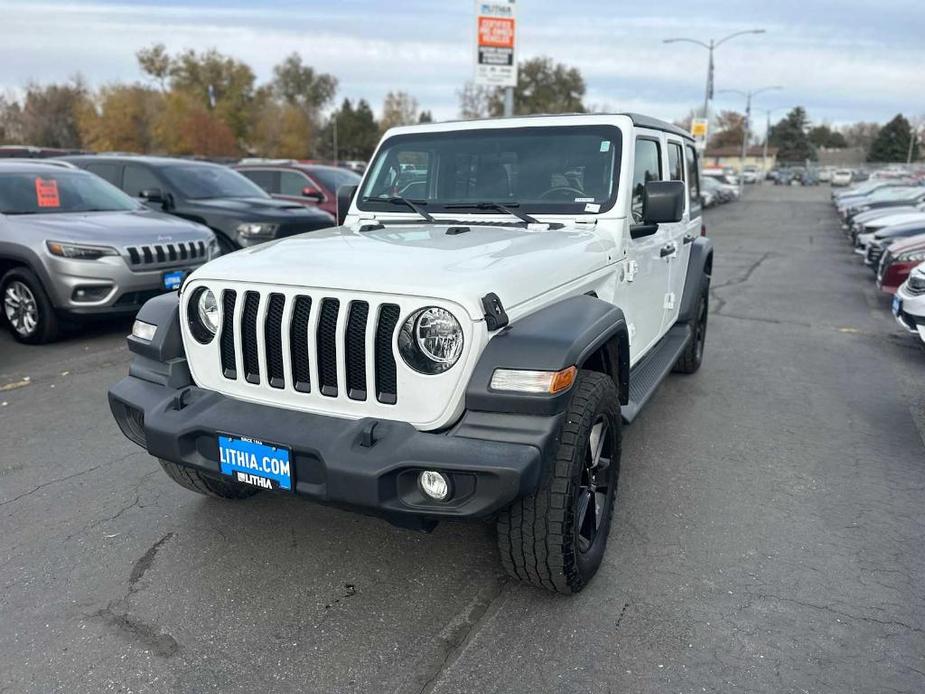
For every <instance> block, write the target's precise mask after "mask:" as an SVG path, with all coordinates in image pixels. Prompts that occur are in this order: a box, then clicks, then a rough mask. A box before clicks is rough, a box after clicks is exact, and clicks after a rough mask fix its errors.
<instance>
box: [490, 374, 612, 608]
mask: <svg viewBox="0 0 925 694" xmlns="http://www.w3.org/2000/svg"><path fill="white" fill-rule="evenodd" d="M620 425H621V419H620V401H619V398H618V396H617V388H616V386H615V385H614V382H613V379H611V378H610V377H609V376H607V375H606V374H602V373H597V372H594V371H580V372H579V374H578V380H577V382H576V383H575V386H574V391H573V393H572V397H571V400H570V402H569V406H568V410H567V412H566V415H565V417H564V418H563V420H562V428H561V430H560V433H559V446H558V449H557V450H556V452H555V456H554V458H553V460H552V461H551V465H550V466H549V467H548V468H547V469H545V470H544V471H543V475H542V478H541V479H540V484H539V486H538V488H537V490H536V491H535V492H534V493H533V494H531V495H530V496H527V497H524V498H521V499H518V500H517V501H515V502H514V503H513V504H511V505H510V506H509V507H508V508H507V509H505V510H504V511H502V512H501V514H500V515H499V517H498V522H497V529H498V548H499V550H500V552H501V563H502V564H503V565H504V568H505V569H506V570H507V572H508V573H509V574H510V575H511V576H513V577H514V578H517V579H519V580H521V581H525V582H527V583H531V584H533V585H534V586H537V587H539V588H545V589H547V590H550V591H553V592H556V593H564V594H567V595H568V594H573V593H577V592H579V591H580V590H582V589H583V588H584V587H585V586H586V585H587V584H588V582H589V581H590V580H591V578H592V577H593V576H594V574H595V573H597V570H598V568H599V567H600V565H601V561H602V560H603V558H604V550H605V549H606V547H607V536H608V534H609V532H610V521H611V519H612V517H613V507H614V499H615V497H616V491H617V481H618V479H619V475H620V443H621V431H620Z"/></svg>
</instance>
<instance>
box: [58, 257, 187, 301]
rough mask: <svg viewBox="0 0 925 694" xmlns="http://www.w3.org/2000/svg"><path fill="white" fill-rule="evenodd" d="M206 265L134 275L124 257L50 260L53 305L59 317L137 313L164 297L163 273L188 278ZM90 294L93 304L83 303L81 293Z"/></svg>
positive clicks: (169, 268)
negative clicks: (146, 304)
mask: <svg viewBox="0 0 925 694" xmlns="http://www.w3.org/2000/svg"><path fill="white" fill-rule="evenodd" d="M204 263H205V260H200V261H198V262H192V261H191V262H187V263H185V264H177V265H175V266H165V267H159V268H158V269H155V270H144V271H134V270H132V269H130V268H129V267H128V265H127V264H126V262H125V260H124V259H123V258H122V257H121V256H106V257H104V258H101V259H99V260H72V259H67V258H57V257H55V258H50V259H49V260H48V261H47V265H48V267H47V271H48V275H49V277H50V278H51V286H50V288H49V289H50V293H51V295H52V302H53V304H54V306H55V308H56V309H57V310H58V312H59V313H62V314H65V315H74V316H92V315H113V314H128V313H134V312H137V311H138V309H139V308H140V307H141V305H142V304H143V303H144V302H145V301H147V300H148V299H150V298H151V297H152V296H156V295H157V294H162V293H164V292H166V291H168V290H167V289H165V288H164V273H166V272H177V271H182V272H184V273H186V274H189V273H190V272H192V271H193V270H195V269H196V268H198V267H200V266H201V265H203V264H204ZM81 290H85V291H86V290H91V291H94V292H96V291H97V290H98V291H99V294H98V295H97V294H94V295H93V296H92V298H91V299H90V300H80V299H79V296H78V292H79V291H81Z"/></svg>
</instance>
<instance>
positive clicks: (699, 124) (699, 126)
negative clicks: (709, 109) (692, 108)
mask: <svg viewBox="0 0 925 694" xmlns="http://www.w3.org/2000/svg"><path fill="white" fill-rule="evenodd" d="M709 126H710V121H708V120H707V119H706V118H694V120H692V121H691V135H693V136H694V137H704V138H705V137H706V136H707V129H708V128H709Z"/></svg>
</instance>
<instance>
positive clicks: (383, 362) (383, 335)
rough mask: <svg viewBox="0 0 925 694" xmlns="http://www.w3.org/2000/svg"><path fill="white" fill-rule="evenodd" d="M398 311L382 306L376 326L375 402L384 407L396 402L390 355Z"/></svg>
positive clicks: (394, 306)
mask: <svg viewBox="0 0 925 694" xmlns="http://www.w3.org/2000/svg"><path fill="white" fill-rule="evenodd" d="M399 314H400V309H399V308H398V306H397V305H395V304H383V305H382V307H381V308H380V309H379V325H377V326H376V400H378V401H379V402H381V403H383V404H386V405H394V404H395V403H396V402H398V374H397V372H396V369H395V356H394V355H393V354H392V335H394V334H395V326H397V325H398V317H399Z"/></svg>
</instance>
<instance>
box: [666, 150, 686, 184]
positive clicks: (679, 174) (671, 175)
mask: <svg viewBox="0 0 925 694" xmlns="http://www.w3.org/2000/svg"><path fill="white" fill-rule="evenodd" d="M668 179H669V180H671V181H683V180H684V152H683V151H682V150H681V145H679V144H678V143H677V142H669V143H668Z"/></svg>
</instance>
